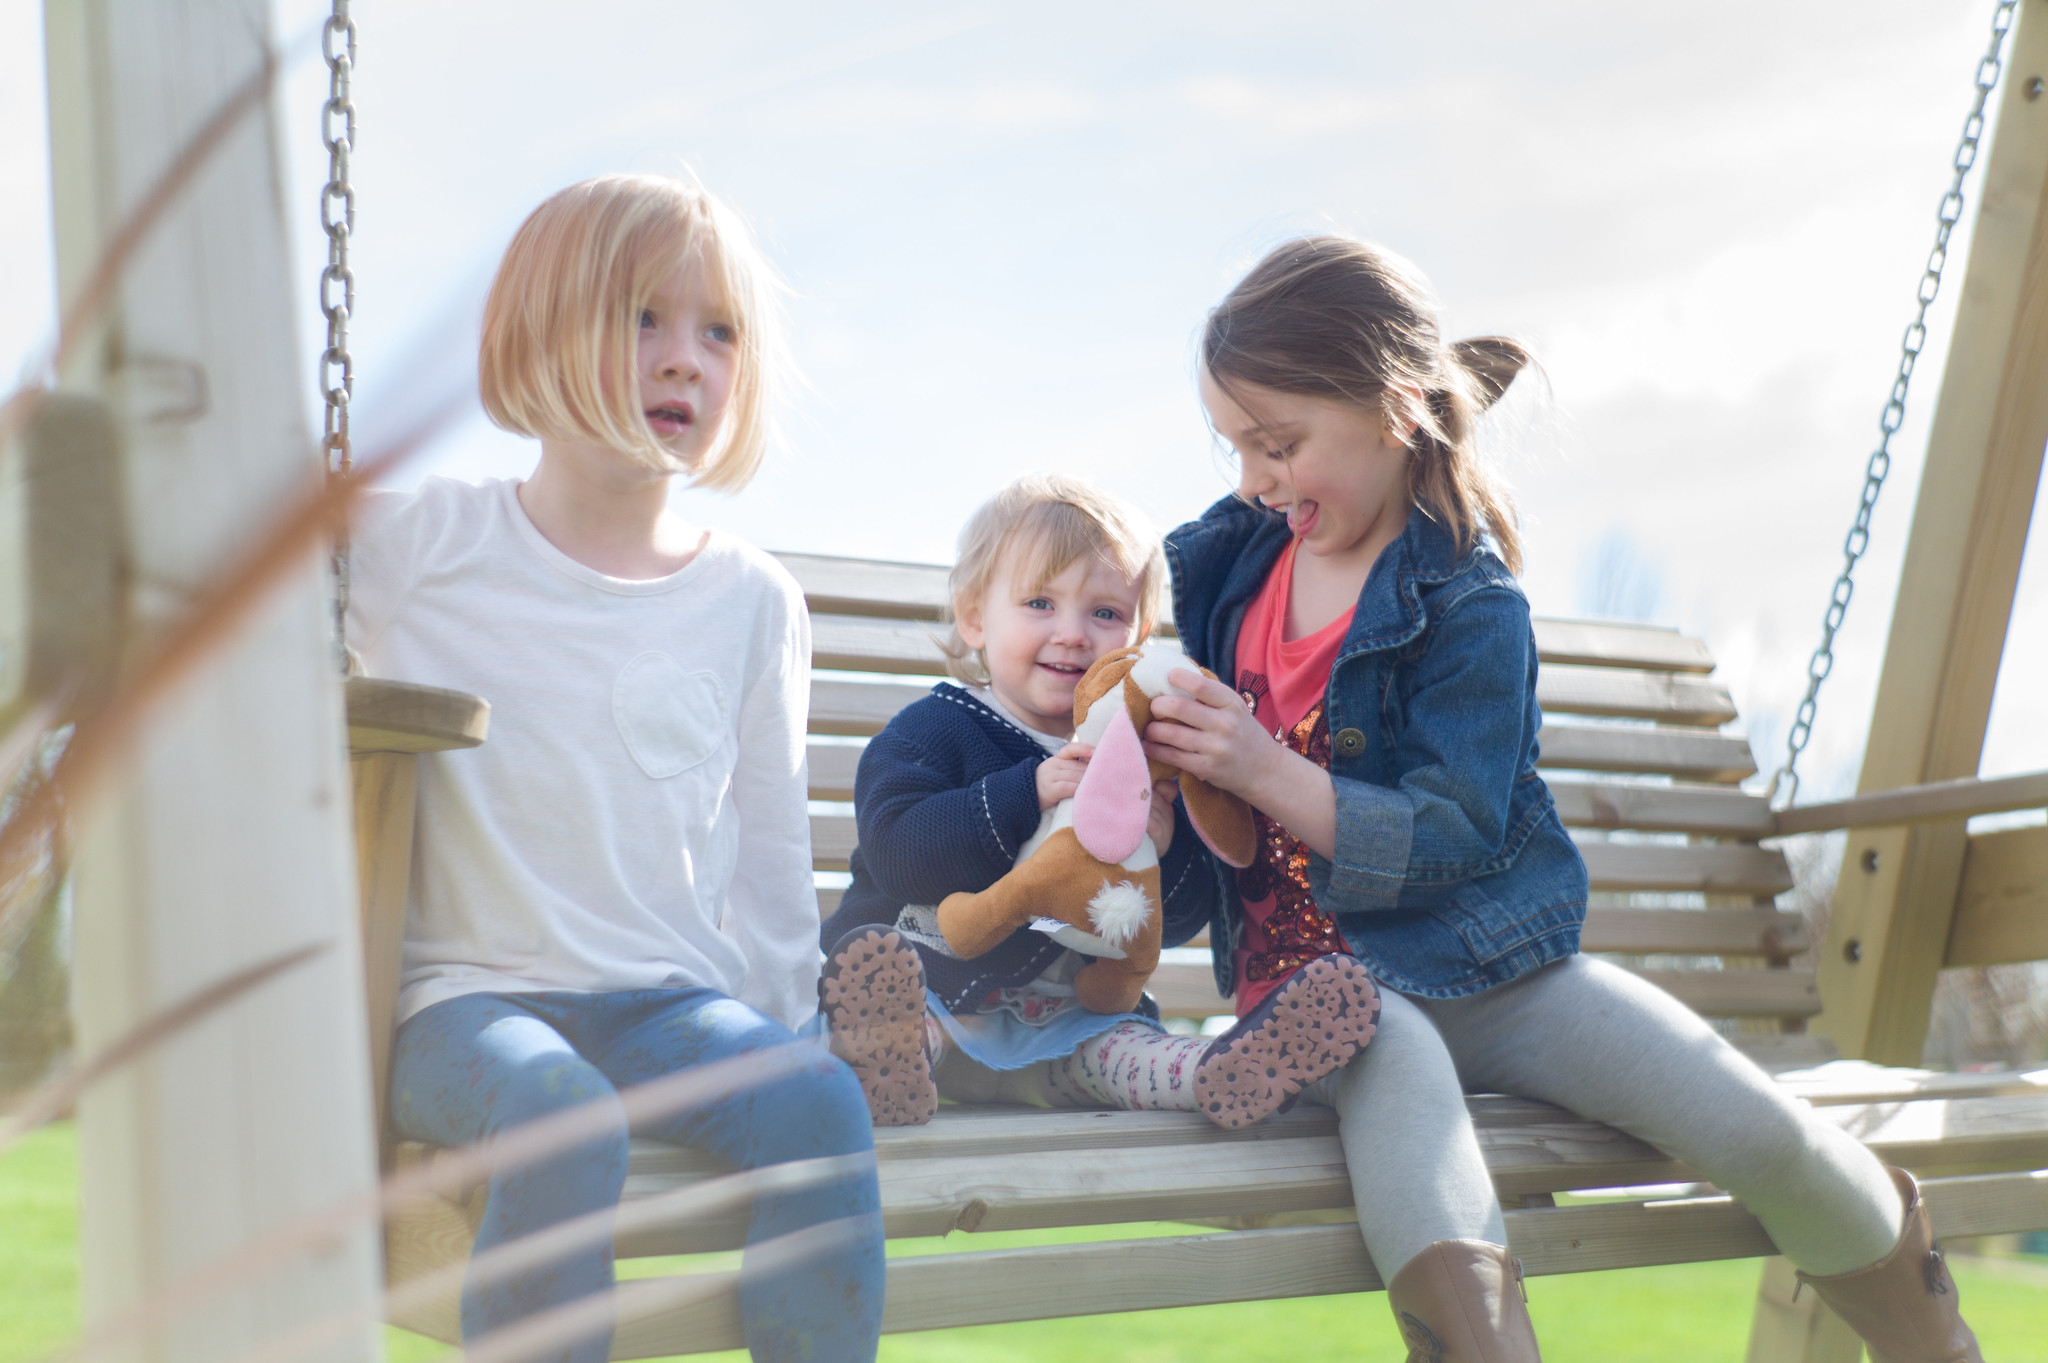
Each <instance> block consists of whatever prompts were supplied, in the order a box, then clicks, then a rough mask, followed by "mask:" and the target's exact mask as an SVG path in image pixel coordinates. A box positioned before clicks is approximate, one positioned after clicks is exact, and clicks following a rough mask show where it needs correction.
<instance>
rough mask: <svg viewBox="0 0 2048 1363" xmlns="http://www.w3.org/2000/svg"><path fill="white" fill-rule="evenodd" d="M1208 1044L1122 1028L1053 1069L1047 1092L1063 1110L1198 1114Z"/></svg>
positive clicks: (1134, 1026) (1137, 1026) (1131, 1025)
mask: <svg viewBox="0 0 2048 1363" xmlns="http://www.w3.org/2000/svg"><path fill="white" fill-rule="evenodd" d="M1208 1049H1209V1038H1208V1037H1202V1036H1174V1035H1172V1034H1171V1033H1164V1032H1156V1031H1154V1030H1153V1029H1152V1028H1150V1027H1147V1026H1145V1025H1144V1024H1143V1023H1138V1022H1120V1023H1118V1024H1117V1025H1116V1026H1114V1027H1112V1028H1110V1029H1109V1030H1108V1031H1106V1032H1104V1033H1103V1034H1102V1035H1101V1036H1098V1037H1094V1038H1092V1039H1090V1040H1089V1041H1087V1042H1085V1043H1084V1044H1083V1045H1082V1046H1081V1048H1080V1049H1079V1050H1077V1051H1075V1052H1074V1053H1073V1054H1072V1055H1070V1056H1068V1057H1066V1058H1065V1059H1064V1060H1055V1061H1053V1062H1052V1064H1051V1065H1050V1066H1049V1070H1050V1072H1049V1073H1048V1075H1047V1081H1048V1082H1047V1087H1048V1089H1050V1090H1051V1095H1052V1098H1053V1102H1054V1103H1055V1105H1057V1106H1059V1107H1117V1108H1122V1109H1124V1110H1125V1111H1127V1112H1194V1111H1196V1110H1197V1108H1196V1105H1195V1066H1196V1064H1198V1063H1199V1062H1200V1061H1201V1059H1202V1056H1203V1055H1204V1054H1205V1053H1206V1052H1207V1051H1208Z"/></svg>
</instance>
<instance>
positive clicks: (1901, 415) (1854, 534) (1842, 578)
mask: <svg viewBox="0 0 2048 1363" xmlns="http://www.w3.org/2000/svg"><path fill="white" fill-rule="evenodd" d="M2018 7H2019V0H1999V3H1998V7H1997V10H1996V11H1995V12H1994V13H1993V14H1992V16H1991V47H1990V50H1989V51H1987V52H1986V53H1985V54H1984V56H1983V57H1982V58H1981V59H1979V61H1978V62H1977V97H1976V99H1975V101H1974V102H1973V103H1972V104H1971V105H1970V115H1969V117H1968V118H1966V119H1964V120H1963V136H1962V140H1961V141H1960V142H1958V143H1957V144H1956V154H1955V160H1954V162H1953V165H1954V169H1955V177H1954V178H1953V179H1952V180H1951V181H1950V182H1949V187H1948V193H1947V194H1944V195H1943V196H1942V199H1941V207H1940V208H1939V209H1938V210H1936V213H1935V224H1936V225H1935V229H1934V249H1933V250H1932V251H1930V252H1929V253H1928V255H1927V267H1926V269H1924V270H1923V271H1922V272H1921V274H1920V287H1919V291H1918V298H1919V304H1920V305H1919V307H1918V309H1916V310H1915V312H1914V313H1913V321H1912V323H1911V324H1910V325H1909V326H1907V328H1906V334H1905V337H1904V339H1903V340H1902V341H1901V342H1900V345H1899V372H1898V375H1897V376H1896V377H1895V378H1893V380H1892V392H1891V397H1890V399H1889V400H1888V401H1887V402H1886V403H1885V405H1884V414H1883V415H1882V416H1880V417H1879V418H1878V422H1877V424H1878V430H1879V432H1880V435H1879V438H1878V442H1877V449H1876V450H1875V451H1874V452H1872V454H1871V456H1870V462H1869V464H1868V465H1867V466H1866V467H1865V468H1864V471H1863V495H1862V497H1861V499H1859V501H1858V502H1857V505H1856V519H1855V521H1854V522H1853V523H1851V525H1850V526H1849V535H1848V538H1847V539H1845V540H1844V541H1843V542H1842V571H1841V574H1840V575H1839V576H1837V577H1836V578H1835V589H1834V591H1833V592H1832V593H1831V594H1830V595H1829V598H1828V609H1827V614H1826V616H1825V617H1824V618H1823V620H1822V622H1821V631H1820V647H1819V648H1816V649H1815V650H1814V651H1813V658H1812V659H1811V660H1810V661H1809V662H1808V663H1807V665H1806V695H1805V696H1804V697H1803V698H1802V699H1801V700H1800V702H1799V711H1798V713H1797V714H1796V715H1795V716H1794V717H1793V720H1792V732H1791V733H1790V734H1789V735H1787V736H1786V740H1785V764H1784V765H1783V766H1782V767H1779V768H1778V770H1777V771H1776V772H1775V773H1774V774H1773V775H1772V776H1771V784H1770V787H1769V789H1767V790H1765V792H1764V799H1765V800H1767V801H1770V802H1772V803H1773V804H1774V805H1775V807H1776V808H1779V809H1784V808H1786V807H1788V806H1790V805H1791V803H1792V802H1793V801H1794V800H1795V799H1797V798H1798V795H1799V772H1798V770H1797V767H1798V765H1799V755H1800V754H1801V753H1802V752H1804V751H1806V744H1807V741H1808V740H1809V739H1811V738H1812V737H1813V719H1814V714H1815V712H1816V711H1817V710H1818V708H1819V700H1820V684H1821V683H1822V682H1824V681H1826V680H1827V678H1828V674H1829V673H1830V672H1832V671H1834V668H1835V633H1836V631H1838V630H1840V629H1841V627H1842V620H1843V617H1845V616H1846V615H1848V613H1849V598H1850V597H1852V596H1854V595H1855V592H1856V583H1855V581H1854V574H1855V572H1856V562H1857V560H1858V559H1860V558H1862V557H1863V554H1864V551H1865V550H1867V549H1868V548H1869V547H1870V515H1871V512H1873V511H1874V510H1876V509H1877V497H1878V494H1879V493H1880V492H1882V491H1883V490H1884V480H1885V477H1886V475H1887V474H1889V473H1890V472H1891V468H1892V454H1891V445H1892V436H1893V434H1895V433H1896V432H1897V431H1898V429H1899V426H1900V425H1901V424H1902V423H1903V422H1904V421H1905V419H1906V392H1907V390H1908V389H1909V388H1910V387H1911V386H1912V382H1913V366H1914V365H1915V363H1917V362H1918V360H1919V358H1920V348H1921V347H1922V346H1924V345H1925V344H1926V343H1927V310H1928V309H1929V308H1930V307H1932V306H1933V305H1934V298H1935V295H1936V294H1938V293H1940V292H1941V272H1942V269H1943V268H1944V267H1945V266H1946V265H1947V264H1948V239H1949V236H1950V234H1951V233H1953V232H1954V231H1955V229H1956V224H1957V223H1958V222H1960V221H1961V220H1962V216H1963V181H1964V179H1966V178H1967V177H1968V175H1969V173H1970V168H1971V167H1972V166H1974V165H1975V164H1976V163H1977V144H1978V142H1979V141H1980V140H1981V139H1982V138H1983V136H1984V105H1985V102H1986V101H1987V100H1988V99H1990V97H1991V91H1992V88H1993V87H1994V86H1996V85H1997V84H1998V76H1999V72H2000V70H2001V69H2002V66H2003V61H2002V58H2001V55H2000V54H2001V52H2002V51H2003V49H2004V46H2005V35H2006V33H2007V32H2008V31H2009V30H2010V29H2011V28H2012V16H2013V11H2014V10H2015V9H2017V8H2018ZM1781 790H1782V791H1783V794H1784V799H1783V800H1782V801H1780V800H1779V799H1778V795H1779V793H1780V791H1781Z"/></svg>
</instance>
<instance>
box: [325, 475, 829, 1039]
mask: <svg viewBox="0 0 2048 1363" xmlns="http://www.w3.org/2000/svg"><path fill="white" fill-rule="evenodd" d="M516 486H517V484H516V483H514V482H512V481H509V480H506V481H497V482H491V483H486V484H484V485H483V486H481V487H477V486H471V485H470V484H467V483H459V482H454V481H451V480H448V479H443V478H434V479H429V480H428V481H427V482H426V484H425V485H424V486H422V487H421V488H420V490H419V491H418V492H416V493H410V494H403V493H372V494H371V495H370V497H369V498H368V500H367V503H366V504H365V506H364V508H363V510H362V512H361V514H360V515H359V516H358V517H357V523H356V527H355V529H354V531H353V534H352V548H351V554H350V560H351V577H352V584H351V591H350V598H349V612H348V639H349V644H350V646H351V647H353V648H355V649H356V650H357V651H358V652H359V653H360V654H361V656H362V659H363V663H364V666H365V669H366V670H367V671H368V673H369V674H370V675H371V676H374V677H384V678H389V679H391V680H394V681H406V682H419V683H424V684H426V685H429V686H444V687H449V688H452V689H454V690H458V691H466V692H470V693H473V694H475V695H479V696H482V697H483V698H484V699H486V700H488V701H489V702H490V703H491V725H490V738H489V740H488V741H487V742H486V743H485V744H484V745H483V746H482V747H480V748H474V749H469V750H465V751H455V752H444V753H432V754H429V755H427V756H426V757H424V758H423V759H422V762H421V771H420V786H419V814H418V821H417V824H416V838H415V842H414V848H413V864H412V887H411V902H410V908H409V910H408V916H407V920H406V932H405V968H404V977H403V980H402V983H401V988H400V995H399V1017H400V1018H401V1019H404V1018H407V1017H410V1016H412V1015H413V1014H414V1013H417V1012H419V1011H420V1010H421V1009H422V1008H426V1007H428V1006H430V1005H432V1004H435V1003H439V1002H441V1001H442V1000H444V999H450V998H455V997H457V996H459V995H462V994H468V993H475V992H479V991H486V990H488V991H494V992H532V991H536V990H550V989H567V990H580V991H586V992H588V991H600V990H624V989H653V988H662V987H672V986H682V985H708V986H710V987H711V988H713V989H716V990H719V991H720V992H722V993H725V994H728V995H730V996H732V997H734V998H737V999H739V1000H741V1001H742V1002H744V1003H748V1004H750V1005H752V1006H753V1007H755V1008H757V1009H759V1010H760V1011H761V1012H763V1013H765V1014H767V1015H768V1016H769V1017H771V1018H774V1019H776V1020H777V1021H779V1022H782V1023H784V1024H785V1025H788V1026H791V1027H794V1026H796V1025H797V1024H799V1023H800V1022H802V1021H803V1020H804V1019H805V1018H807V1017H808V1016H809V1015H810V1014H811V1013H812V1012H813V1011H814V1010H815V1008H816V999H817V993H816V990H817V979H818V969H819V952H818V910H817V899H816V895H815V891H814V890H813V888H812V877H811V839H810V821H809V818H808V815H807V812H806V807H805V795H806V791H805V786H806V780H805V770H804V722H805V717H806V713H807V709H808V706H809V681H810V651H811V650H810V619H809V616H808V615H807V614H806V613H805V610H804V603H803V597H802V594H801V593H800V592H799V591H798V589H797V585H796V583H795V581H794V580H792V579H791V578H790V576H789V574H788V573H787V572H785V571H784V570H783V569H782V567H781V566H780V565H779V564H777V563H776V562H775V561H774V560H773V559H771V558H769V557H768V556H767V555H766V554H764V553H762V552H761V551H760V550H758V549H755V548H753V547H751V546H749V545H747V544H744V543H741V542H740V541H738V540H735V539H732V538H730V537H728V536H725V535H722V534H718V533H716V532H713V533H712V534H711V535H710V537H709V540H708V542H707V543H706V544H705V546H704V547H703V549H702V550H700V551H699V553H698V554H697V556H696V557H695V558H694V559H692V560H691V561H690V562H689V564H688V565H686V566H685V567H684V568H683V569H682V570H681V571H680V572H677V573H673V574H671V575H670V576H668V577H664V578H657V579H654V580H651V581H644V582H642V581H627V580H624V579H620V578H612V577H606V576H605V575H604V574H602V573H599V572H596V571H594V570H592V569H590V568H586V567H584V566H583V565H582V564H580V563H577V562H576V561H575V560H573V559H571V558H569V557H568V556H567V555H565V554H563V553H562V552H561V551H560V550H558V549H556V548H555V547H554V546H553V545H551V544H549V543H548V542H547V540H546V539H544V538H543V537H542V536H541V534H540V532H539V531H538V530H536V529H535V528H534V526H533V523H532V522H531V521H529V520H528V519H527V517H526V513H525V511H524V510H523V509H522V508H521V507H520V505H519V501H518V498H517V497H516V496H515V495H514V489H515V488H516Z"/></svg>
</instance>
